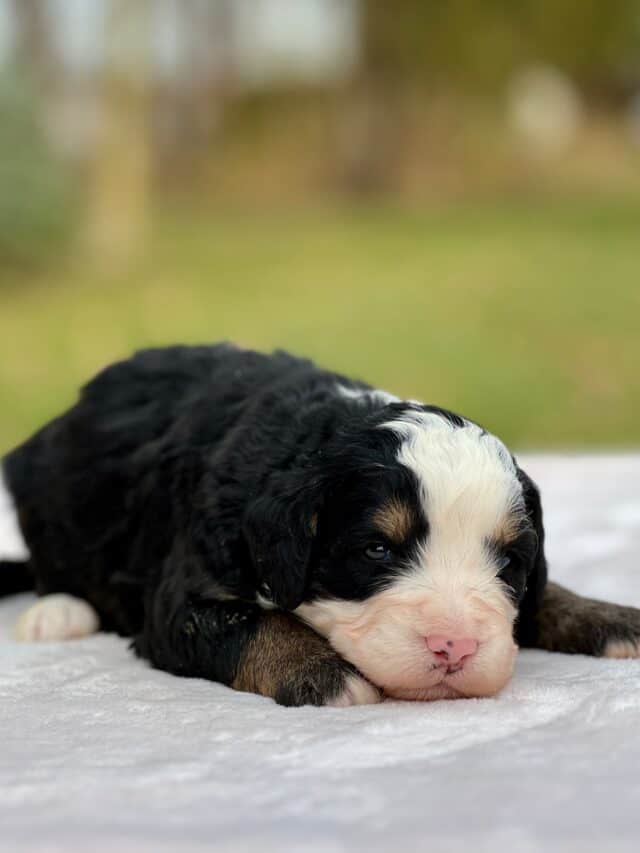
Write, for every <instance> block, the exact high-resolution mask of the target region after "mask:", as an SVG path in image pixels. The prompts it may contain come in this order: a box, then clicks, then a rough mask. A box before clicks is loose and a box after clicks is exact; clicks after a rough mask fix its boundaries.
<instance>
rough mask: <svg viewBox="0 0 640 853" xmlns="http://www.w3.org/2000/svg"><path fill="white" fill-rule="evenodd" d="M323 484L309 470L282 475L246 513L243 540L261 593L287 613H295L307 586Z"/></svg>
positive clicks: (273, 481)
mask: <svg viewBox="0 0 640 853" xmlns="http://www.w3.org/2000/svg"><path fill="white" fill-rule="evenodd" d="M321 502H322V483H321V481H320V480H319V479H318V478H317V477H315V476H314V475H313V473H312V472H311V471H304V472H299V473H296V474H292V473H283V474H282V475H279V476H278V477H274V478H272V480H271V481H270V483H269V485H268V487H267V489H266V490H265V491H264V492H263V494H261V495H260V497H258V498H256V499H255V500H254V501H253V502H252V503H251V504H250V505H249V508H248V510H247V514H246V516H245V520H244V536H245V540H246V542H247V545H248V547H249V552H250V554H251V559H252V561H253V565H254V568H255V571H256V575H257V581H258V592H259V593H260V595H261V596H262V597H263V598H267V599H269V600H271V601H272V602H273V603H274V604H275V605H276V606H277V607H281V608H282V609H283V610H294V609H295V608H296V607H297V606H298V605H299V604H300V603H301V602H302V600H303V597H304V593H305V590H306V587H307V580H308V570H309V561H310V558H311V549H312V546H313V540H314V537H315V534H316V527H317V513H318V510H319V508H320V504H321Z"/></svg>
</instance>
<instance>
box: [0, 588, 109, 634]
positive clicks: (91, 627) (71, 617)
mask: <svg viewBox="0 0 640 853" xmlns="http://www.w3.org/2000/svg"><path fill="white" fill-rule="evenodd" d="M99 627H100V620H99V619H98V614H97V613H96V611H95V610H94V609H93V607H92V606H91V605H90V604H88V603H87V602H86V601H83V600H82V599H81V598H74V597H73V596H72V595H65V594H64V593H60V594H57V595H45V596H43V597H42V598H41V599H40V600H39V601H37V602H36V603H35V604H33V605H32V606H31V607H30V608H29V609H28V610H25V612H24V613H23V614H22V616H21V617H20V619H19V620H18V624H17V625H16V637H17V638H18V639H19V640H22V641H23V642H26V643H32V642H37V641H44V640H70V639H71V638H72V637H86V636H87V635H88V634H94V633H95V632H96V631H97V630H98V628H99Z"/></svg>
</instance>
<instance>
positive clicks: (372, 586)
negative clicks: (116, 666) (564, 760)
mask: <svg viewBox="0 0 640 853" xmlns="http://www.w3.org/2000/svg"><path fill="white" fill-rule="evenodd" d="M2 471H3V479H4V486H3V488H4V490H5V501H6V500H7V499H9V507H8V508H7V511H14V510H15V518H16V521H17V524H18V525H19V531H20V533H21V536H22V538H23V540H24V552H23V553H22V554H19V553H18V554H13V559H11V560H9V559H5V561H4V562H3V563H1V564H0V590H1V591H2V592H3V593H5V594H6V593H9V592H13V591H16V590H18V589H26V588H31V587H33V586H35V589H36V590H37V592H38V593H39V594H40V595H42V596H44V597H43V598H42V599H41V600H40V601H38V602H37V603H36V604H34V605H33V606H32V607H30V608H29V609H28V610H27V612H26V613H25V614H24V615H23V616H22V618H21V620H20V623H19V625H18V634H19V636H20V637H21V638H22V639H24V640H58V639H64V638H68V637H75V636H82V635H85V634H88V633H90V632H92V631H95V630H97V628H98V626H99V625H101V626H102V627H103V628H104V629H105V630H108V631H117V632H118V633H120V634H123V635H125V636H131V637H133V647H134V649H135V651H136V652H137V654H138V655H140V656H142V657H144V658H147V659H148V660H149V661H151V663H152V664H153V665H154V666H156V667H159V668H161V669H164V670H167V671H168V672H172V673H176V674H177V675H184V676H196V677H202V678H208V679H211V680H214V681H219V682H222V683H223V684H228V685H231V686H232V687H235V688H236V689H238V690H245V691H252V692H255V693H260V694H263V695H265V696H270V697H273V698H274V699H275V700H276V701H277V702H280V703H282V704H284V705H303V704H313V705H336V706H340V705H352V704H361V703H369V702H377V701H379V700H380V699H381V698H382V697H383V696H384V695H387V696H392V697H396V698H401V699H440V698H456V697H465V696H492V695H494V694H495V693H497V692H498V691H499V690H500V689H501V688H502V687H503V686H504V685H505V684H506V683H507V681H508V680H509V678H510V676H511V673H512V671H513V666H514V661H515V657H516V652H517V647H518V646H534V647H537V648H541V649H547V650H549V651H560V652H569V653H581V654H588V655H602V656H607V657H621V656H626V657H636V656H638V654H639V651H640V611H639V610H635V609H633V608H629V607H620V606H616V605H612V604H604V603H601V602H597V601H592V600H588V599H584V598H581V597H579V596H577V595H574V594H573V593H571V592H568V591H567V590H565V589H563V588H562V587H560V586H557V585H555V584H553V583H547V567H546V563H545V556H544V530H543V526H542V511H541V508H540V497H539V494H538V490H537V488H536V486H535V485H534V483H533V482H532V481H531V480H530V479H529V477H528V476H527V475H526V474H525V473H524V471H523V470H522V469H521V468H520V467H519V466H518V464H517V462H516V460H515V459H514V457H513V456H512V455H511V453H510V452H509V451H508V450H507V448H506V447H505V446H504V444H502V442H501V441H500V440H499V439H497V438H496V437H495V436H493V435H491V434H490V433H488V432H487V431H486V430H484V429H482V428H481V427H480V426H478V425H477V424H475V423H473V422H472V421H469V420H466V419H465V418H462V417H459V416H458V415H455V414H453V413H452V412H449V411H446V410H444V409H440V408H437V407H436V406H431V405H424V404H422V403H419V402H415V401H409V402H407V401H403V400H399V399H397V398H396V397H394V396H392V395H391V394H388V393H386V392H383V391H379V390H375V389H373V388H371V387H369V386H368V385H365V384H363V383H362V382H356V381H352V380H350V379H347V378H345V377H343V376H339V375H337V374H334V373H331V372H328V371H325V370H321V369H319V368H317V367H316V366H314V365H313V364H312V363H311V362H309V361H305V360H301V359H298V358H294V357H292V356H290V355H288V354H286V353H284V352H276V353H274V354H273V355H262V354H259V353H256V352H251V351H247V350H242V349H238V348H236V347H234V346H231V345H228V344H220V345H216V346H200V347H171V348H167V349H154V350H147V351H144V352H140V353H138V354H137V355H135V356H134V357H133V358H131V359H129V360H127V361H123V362H120V363H118V364H115V365H113V366H111V367H108V368H107V369H106V370H104V371H103V372H102V373H100V374H99V375H98V376H97V377H96V378H95V379H93V381H92V382H90V383H89V384H88V385H87V386H86V387H85V389H84V390H83V392H82V394H81V397H80V400H79V402H78V403H77V404H76V405H75V406H74V407H73V408H71V409H70V410H69V411H68V412H67V413H66V414H64V415H62V416H61V417H59V418H57V419H56V420H54V421H52V422H51V423H49V424H48V425H47V426H45V427H44V428H43V429H42V430H41V431H40V432H38V433H37V434H36V435H34V436H33V437H32V438H30V439H29V440H28V441H27V442H26V443H25V444H23V445H21V446H20V447H18V448H17V449H16V450H14V451H13V452H11V453H9V455H8V456H6V457H5V458H4V460H3V463H2ZM4 556H5V557H11V555H4Z"/></svg>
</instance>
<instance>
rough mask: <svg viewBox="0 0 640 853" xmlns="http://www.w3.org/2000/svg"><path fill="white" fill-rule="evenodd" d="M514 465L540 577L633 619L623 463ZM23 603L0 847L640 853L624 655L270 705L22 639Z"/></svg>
mask: <svg viewBox="0 0 640 853" xmlns="http://www.w3.org/2000/svg"><path fill="white" fill-rule="evenodd" d="M523 462H524V464H525V467H526V468H527V470H528V471H529V473H531V475H532V476H533V477H534V479H537V480H538V482H539V484H540V486H541V488H542V492H543V498H544V506H545V510H546V523H547V530H548V553H549V558H550V563H551V572H552V575H553V577H554V578H555V579H556V580H558V581H560V582H563V583H566V584H567V585H570V586H572V587H573V588H574V589H576V590H577V591H580V592H583V593H585V594H588V595H593V596H596V597H604V598H610V599H611V600H616V601H619V602H621V603H628V604H635V605H638V606H640V571H639V569H640V566H639V561H638V552H639V551H640V456H629V455H626V456H593V457H590V456H589V457H587V456H580V457H551V456H531V457H529V458H527V459H525V460H523ZM1 521H2V519H1V518H0V522H1ZM1 535H2V524H1V523H0V536H1ZM0 544H1V543H0ZM30 601H31V596H28V595H23V596H17V597H14V598H12V599H4V600H2V601H0V850H2V851H5V850H6V851H7V853H9V851H18V850H38V851H45V850H46V851H57V850H60V851H63V850H64V851H66V853H75V851H79V852H80V851H82V853H85V851H92V853H100V851H106V850H114V851H115V850H118V851H143V850H144V851H169V850H170V851H174V850H175V851H199V850H208V851H235V850H238V851H254V850H255V851H260V853H267V851H278V853H279V852H280V851H287V850H305V851H312V853H320V851H323V853H324V851H339V850H363V851H385V853H386V851H395V852H396V853H400V851H406V850H411V851H413V850H415V851H425V853H436V851H457V850H465V851H473V853H476V852H477V853H482V852H483V851H487V853H489V851H491V853H495V851H502V850H504V851H514V853H521V852H522V851H529V850H538V849H540V850H542V849H544V850H545V851H555V850H557V851H607V853H610V851H618V850H629V851H631V850H633V851H636V850H638V849H640V660H639V661H612V660H608V661H603V660H594V659H590V658H586V657H578V656H575V657H570V656H565V655H549V654H546V653H544V652H523V653H521V655H520V659H519V664H518V666H517V670H516V674H515V677H514V679H513V681H512V682H511V684H510V685H509V686H508V687H507V689H506V690H505V691H504V692H503V693H502V694H501V695H500V696H499V697H498V698H496V699H483V700H464V701H455V702H436V703H431V704H412V703H401V702H386V703H383V704H382V705H377V706H371V707H356V708H347V709H322V708H321V709H314V708H301V709H295V708H291V709H286V708H280V707H278V706H276V705H275V704H273V703H272V702H271V701H270V700H267V699H263V698H260V697H257V696H251V695H246V694H241V693H235V692H233V691H231V690H228V689H227V688H225V687H221V686H219V685H216V684H210V683H207V682H205V681H199V680H186V679H180V678H175V677H173V676H170V675H167V674H165V673H162V672H155V671H153V670H151V669H149V668H148V667H147V666H146V665H145V664H144V663H143V662H141V661H138V660H136V659H135V658H134V657H133V656H132V655H131V654H130V653H129V652H128V650H127V642H126V641H124V640H121V639H118V638H117V637H113V636H107V635H97V636H95V637H92V638H89V639H86V640H80V641H75V642H73V641H72V642H68V643H60V644H56V643H45V644H39V645H38V644H36V645H20V644H18V643H16V642H14V641H13V639H12V626H13V623H14V620H15V618H16V615H17V614H18V613H19V612H20V611H21V609H22V608H24V607H25V606H26V605H27V604H28V603H29V602H30Z"/></svg>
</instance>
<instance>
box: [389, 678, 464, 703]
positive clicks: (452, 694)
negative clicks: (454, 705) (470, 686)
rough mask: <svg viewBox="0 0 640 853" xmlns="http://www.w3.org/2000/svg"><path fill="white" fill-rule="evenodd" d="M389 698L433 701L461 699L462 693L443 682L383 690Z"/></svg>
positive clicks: (408, 700) (407, 700)
mask: <svg viewBox="0 0 640 853" xmlns="http://www.w3.org/2000/svg"><path fill="white" fill-rule="evenodd" d="M384 692H385V696H388V697H389V698H390V699H402V700H404V701H406V702H435V701H436V700H437V699H461V698H463V697H462V694H461V693H459V692H458V691H457V690H455V689H454V688H453V687H451V686H450V685H449V684H446V683H445V682H442V681H441V682H440V684H434V686H433V687H416V688H410V687H391V688H390V689H389V690H385V691H384Z"/></svg>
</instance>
